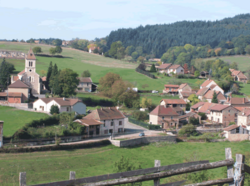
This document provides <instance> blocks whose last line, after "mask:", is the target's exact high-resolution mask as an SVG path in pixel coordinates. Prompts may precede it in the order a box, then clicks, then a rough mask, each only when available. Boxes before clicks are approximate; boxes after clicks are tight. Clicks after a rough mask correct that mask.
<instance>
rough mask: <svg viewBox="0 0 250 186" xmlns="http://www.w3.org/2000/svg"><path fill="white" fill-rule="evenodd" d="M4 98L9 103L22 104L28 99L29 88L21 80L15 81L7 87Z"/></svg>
mask: <svg viewBox="0 0 250 186" xmlns="http://www.w3.org/2000/svg"><path fill="white" fill-rule="evenodd" d="M6 96H7V99H8V102H9V103H24V102H25V101H27V100H28V99H29V97H30V87H29V86H28V85H27V84H25V83H24V82H22V81H21V80H17V81H15V82H14V83H12V84H11V85H9V86H8V94H7V95H6Z"/></svg>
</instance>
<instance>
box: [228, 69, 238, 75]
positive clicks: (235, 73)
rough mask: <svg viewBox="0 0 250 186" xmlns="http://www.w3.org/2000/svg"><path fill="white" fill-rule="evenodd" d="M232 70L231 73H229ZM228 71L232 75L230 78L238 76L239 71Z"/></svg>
mask: <svg viewBox="0 0 250 186" xmlns="http://www.w3.org/2000/svg"><path fill="white" fill-rule="evenodd" d="M231 70H232V71H231ZM231 70H230V71H231V73H232V76H236V75H238V74H239V73H240V72H241V71H239V70H234V69H231Z"/></svg>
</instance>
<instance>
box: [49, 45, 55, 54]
mask: <svg viewBox="0 0 250 186" xmlns="http://www.w3.org/2000/svg"><path fill="white" fill-rule="evenodd" d="M49 53H50V54H51V55H54V54H55V53H56V49H55V48H53V47H51V48H50V49H49Z"/></svg>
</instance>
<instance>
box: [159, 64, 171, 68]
mask: <svg viewBox="0 0 250 186" xmlns="http://www.w3.org/2000/svg"><path fill="white" fill-rule="evenodd" d="M171 65H172V64H171V63H164V64H162V65H160V66H159V67H156V68H158V69H168V68H169V67H170V66H171Z"/></svg>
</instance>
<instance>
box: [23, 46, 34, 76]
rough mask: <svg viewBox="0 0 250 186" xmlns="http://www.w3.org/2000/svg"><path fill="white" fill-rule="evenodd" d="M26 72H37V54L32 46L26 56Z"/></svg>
mask: <svg viewBox="0 0 250 186" xmlns="http://www.w3.org/2000/svg"><path fill="white" fill-rule="evenodd" d="M25 72H36V56H35V55H34V53H33V51H32V49H31V48H30V50H29V52H28V54H27V56H26V58H25Z"/></svg>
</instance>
